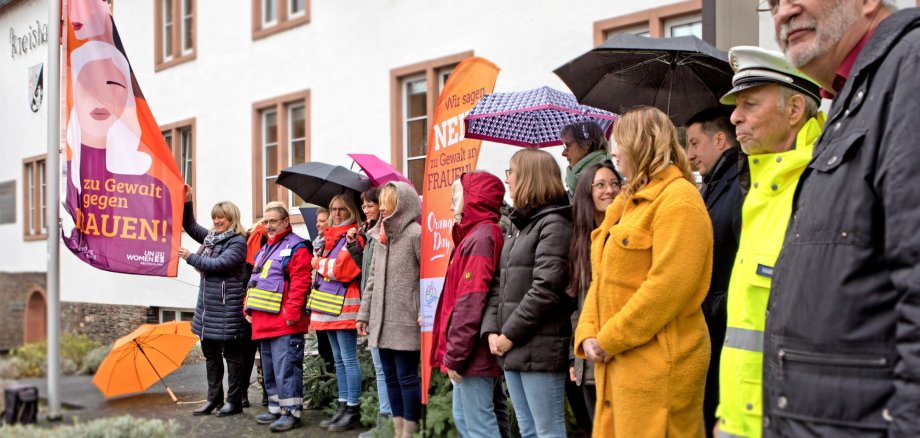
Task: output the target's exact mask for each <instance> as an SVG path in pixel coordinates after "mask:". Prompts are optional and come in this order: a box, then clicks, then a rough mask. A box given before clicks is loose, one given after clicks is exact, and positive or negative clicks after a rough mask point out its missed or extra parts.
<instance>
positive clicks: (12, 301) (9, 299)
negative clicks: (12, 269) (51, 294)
mask: <svg viewBox="0 0 920 438" xmlns="http://www.w3.org/2000/svg"><path fill="white" fill-rule="evenodd" d="M33 290H40V291H42V292H44V291H45V273H44V272H17V273H9V272H0V351H7V350H9V349H12V348H16V347H18V346H20V345H22V337H23V334H24V326H23V318H24V315H25V310H26V302H27V300H28V299H29V294H31V293H32V291H33Z"/></svg>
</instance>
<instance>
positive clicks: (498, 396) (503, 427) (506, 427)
mask: <svg viewBox="0 0 920 438" xmlns="http://www.w3.org/2000/svg"><path fill="white" fill-rule="evenodd" d="M504 383H505V376H498V377H496V378H495V390H494V391H493V393H492V407H493V409H494V410H495V419H496V420H497V421H498V432H499V433H500V434H501V436H502V437H501V438H511V414H509V413H508V394H505V385H504Z"/></svg>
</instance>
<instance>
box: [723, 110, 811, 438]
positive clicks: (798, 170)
mask: <svg viewBox="0 0 920 438" xmlns="http://www.w3.org/2000/svg"><path fill="white" fill-rule="evenodd" d="M823 126H824V114H822V113H818V115H817V116H815V117H813V118H811V119H810V120H808V122H806V123H805V126H803V127H802V129H801V130H799V133H798V135H797V136H796V139H795V148H794V149H792V150H789V151H786V152H780V153H774V154H760V155H752V156H749V157H748V164H750V172H751V188H750V191H749V192H748V194H747V197H746V198H745V199H744V204H743V206H742V209H741V224H742V226H741V242H740V243H739V246H738V254H737V255H736V256H735V264H734V266H733V268H732V275H731V280H730V282H729V285H728V324H727V327H726V332H725V343H724V345H723V347H722V357H721V363H720V369H719V388H720V389H719V408H718V411H717V416H718V417H719V418H720V424H719V434H720V436H724V437H760V435H761V428H762V425H761V421H762V420H761V416H762V406H761V405H762V402H761V387H762V385H761V381H762V378H761V374H762V369H763V330H764V323H765V320H766V315H765V312H766V309H767V299H768V298H769V296H770V283H771V279H772V277H773V266H774V264H775V263H776V259H777V257H779V252H780V250H781V249H782V246H783V237H784V236H785V234H786V227H787V225H788V223H789V217H790V216H791V214H792V201H793V197H794V196H795V189H796V186H797V185H798V183H799V177H801V176H802V172H803V171H804V170H805V167H806V166H808V162H809V161H811V156H812V151H813V150H814V144H815V142H816V141H817V139H818V136H819V135H820V134H821V128H822V127H823Z"/></svg>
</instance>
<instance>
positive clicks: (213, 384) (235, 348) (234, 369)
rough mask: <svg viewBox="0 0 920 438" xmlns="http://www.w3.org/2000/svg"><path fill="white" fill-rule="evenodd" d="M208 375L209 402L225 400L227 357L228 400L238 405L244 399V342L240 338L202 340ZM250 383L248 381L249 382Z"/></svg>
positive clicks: (202, 351) (202, 350)
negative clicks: (225, 363) (225, 366)
mask: <svg viewBox="0 0 920 438" xmlns="http://www.w3.org/2000/svg"><path fill="white" fill-rule="evenodd" d="M201 353H202V354H203V355H204V360H205V366H206V369H207V376H208V402H210V403H223V402H224V359H225V358H226V359H227V401H228V402H230V403H233V404H235V405H237V406H239V405H240V403H242V401H243V391H245V390H246V386H243V385H242V383H243V377H242V373H243V344H242V342H240V340H239V339H228V340H225V341H218V340H214V339H202V340H201ZM247 383H248V382H247Z"/></svg>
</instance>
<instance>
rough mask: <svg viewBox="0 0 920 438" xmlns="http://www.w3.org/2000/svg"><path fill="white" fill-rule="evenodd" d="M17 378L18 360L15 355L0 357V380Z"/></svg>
mask: <svg viewBox="0 0 920 438" xmlns="http://www.w3.org/2000/svg"><path fill="white" fill-rule="evenodd" d="M18 378H19V360H18V359H16V358H15V357H0V381H2V380H4V379H8V380H13V379H18Z"/></svg>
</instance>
